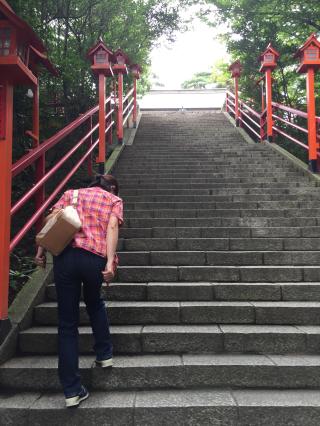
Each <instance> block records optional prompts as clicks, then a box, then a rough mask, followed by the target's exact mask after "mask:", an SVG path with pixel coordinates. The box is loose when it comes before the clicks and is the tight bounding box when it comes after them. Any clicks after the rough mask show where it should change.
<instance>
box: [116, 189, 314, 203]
mask: <svg viewBox="0 0 320 426" xmlns="http://www.w3.org/2000/svg"><path fill="white" fill-rule="evenodd" d="M122 198H123V200H124V202H125V205H126V204H127V203H136V202H177V203H179V202H192V203H199V202H200V203H203V202H209V203H223V202H226V203H227V202H229V203H231V202H244V203H246V202H263V201H278V202H279V201H282V200H283V198H284V194H272V193H270V194H243V195H239V194H229V195H153V196H151V195H150V196H148V195H126V196H125V197H122ZM285 199H286V201H296V202H300V203H301V205H304V203H305V202H307V203H308V202H309V203H311V202H313V200H316V201H317V202H318V201H319V200H320V192H319V191H317V193H310V194H285Z"/></svg>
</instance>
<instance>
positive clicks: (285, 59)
mask: <svg viewBox="0 0 320 426" xmlns="http://www.w3.org/2000/svg"><path fill="white" fill-rule="evenodd" d="M206 3H207V4H208V5H210V6H211V7H213V10H214V12H213V16H212V15H210V14H206V13H204V15H203V16H204V19H205V20H206V21H207V22H208V23H210V24H211V25H219V24H223V25H224V27H225V26H227V30H226V31H224V32H223V34H222V35H221V37H222V38H223V40H224V41H225V43H226V46H227V49H228V51H229V53H230V54H231V56H232V58H233V59H240V60H241V62H242V64H243V75H242V78H241V90H242V93H243V94H244V95H245V96H246V97H248V98H254V99H255V100H256V101H257V103H258V99H259V91H258V89H257V87H256V85H255V82H256V80H257V79H258V78H259V77H260V76H259V73H258V69H259V61H258V57H259V55H260V54H261V53H262V52H263V51H264V50H265V48H266V46H267V44H268V43H269V42H271V43H272V44H273V46H274V47H275V48H276V49H277V50H278V51H279V52H280V54H281V58H280V60H279V65H278V68H277V69H276V70H275V72H274V96H275V99H276V100H278V101H280V102H285V103H286V104H288V105H293V106H303V105H304V104H305V97H306V93H305V79H304V77H302V76H299V75H298V74H297V73H296V68H297V60H296V59H294V58H293V54H294V53H295V51H296V50H297V49H298V47H299V46H300V45H302V44H303V43H304V42H305V40H306V39H307V37H308V36H309V35H310V34H311V33H312V32H319V33H320V2H319V1H318V0H305V1H303V2H301V1H300V0H282V1H278V0H269V1H260V0H259V1H257V0H206Z"/></svg>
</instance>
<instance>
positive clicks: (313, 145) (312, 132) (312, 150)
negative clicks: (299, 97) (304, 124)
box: [307, 67, 319, 172]
mask: <svg viewBox="0 0 320 426" xmlns="http://www.w3.org/2000/svg"><path fill="white" fill-rule="evenodd" d="M314 75H315V70H314V68H311V67H310V68H308V72H307V105H308V145H309V164H310V169H311V170H312V171H313V172H318V171H319V170H318V167H317V166H318V165H317V163H318V161H317V160H318V155H317V154H318V147H317V125H316V100H315V96H314Z"/></svg>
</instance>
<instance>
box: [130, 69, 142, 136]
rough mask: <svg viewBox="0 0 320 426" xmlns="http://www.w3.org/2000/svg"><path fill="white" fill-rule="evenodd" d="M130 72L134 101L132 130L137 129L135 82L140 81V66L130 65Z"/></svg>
mask: <svg viewBox="0 0 320 426" xmlns="http://www.w3.org/2000/svg"><path fill="white" fill-rule="evenodd" d="M131 72H132V74H133V99H134V101H133V102H134V108H133V128H134V129H135V128H136V127H137V118H138V105H137V80H139V79H140V74H141V72H142V69H141V67H140V65H138V64H133V65H131Z"/></svg>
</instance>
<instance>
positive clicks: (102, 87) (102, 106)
mask: <svg viewBox="0 0 320 426" xmlns="http://www.w3.org/2000/svg"><path fill="white" fill-rule="evenodd" d="M105 117H106V77H105V75H104V74H99V153H98V158H97V162H98V163H99V172H100V173H102V174H103V173H104V169H105V164H104V163H105V160H106V119H105Z"/></svg>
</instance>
